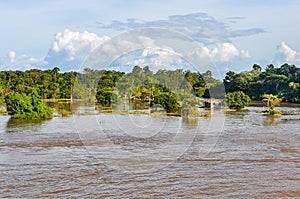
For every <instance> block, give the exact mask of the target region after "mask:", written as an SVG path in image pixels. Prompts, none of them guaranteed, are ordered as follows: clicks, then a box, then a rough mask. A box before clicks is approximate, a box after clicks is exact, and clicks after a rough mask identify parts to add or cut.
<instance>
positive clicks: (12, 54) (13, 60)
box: [8, 51, 16, 63]
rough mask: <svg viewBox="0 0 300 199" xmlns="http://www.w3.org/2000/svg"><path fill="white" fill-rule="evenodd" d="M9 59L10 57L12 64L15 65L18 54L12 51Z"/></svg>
mask: <svg viewBox="0 0 300 199" xmlns="http://www.w3.org/2000/svg"><path fill="white" fill-rule="evenodd" d="M8 57H9V60H10V63H14V62H15V58H16V52H15V51H10V52H9V53H8Z"/></svg>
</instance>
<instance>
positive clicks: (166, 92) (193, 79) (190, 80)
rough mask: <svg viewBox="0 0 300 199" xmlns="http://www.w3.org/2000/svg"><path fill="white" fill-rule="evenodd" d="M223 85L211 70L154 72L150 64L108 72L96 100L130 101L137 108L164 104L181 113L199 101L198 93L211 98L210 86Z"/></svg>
mask: <svg viewBox="0 0 300 199" xmlns="http://www.w3.org/2000/svg"><path fill="white" fill-rule="evenodd" d="M221 85H223V84H222V81H220V80H217V79H215V78H213V77H212V74H211V72H210V71H207V72H205V73H203V74H201V73H194V72H191V71H183V70H181V69H177V70H163V69H160V70H158V71H157V72H156V73H154V72H153V71H151V70H150V69H149V67H148V66H146V67H143V68H141V67H139V66H135V67H134V68H133V69H132V71H131V72H130V73H126V74H125V73H120V72H117V71H104V72H103V73H102V74H101V76H100V80H99V82H98V85H97V89H96V99H97V101H98V102H99V104H100V105H102V106H112V105H118V104H119V103H123V102H124V101H125V102H126V101H127V102H128V101H129V102H132V103H133V104H134V105H136V106H137V107H136V108H149V107H150V106H153V105H161V106H162V107H163V108H165V110H166V111H167V112H170V113H174V112H175V113H179V112H180V111H181V108H186V109H190V108H191V107H194V106H195V105H196V104H198V103H199V102H198V100H197V99H196V97H197V96H198V97H200V96H207V97H208V96H209V94H210V93H209V92H208V90H209V89H210V88H212V87H214V88H218V87H221ZM223 90H224V89H223ZM223 94H224V92H223ZM112 103H113V104H112Z"/></svg>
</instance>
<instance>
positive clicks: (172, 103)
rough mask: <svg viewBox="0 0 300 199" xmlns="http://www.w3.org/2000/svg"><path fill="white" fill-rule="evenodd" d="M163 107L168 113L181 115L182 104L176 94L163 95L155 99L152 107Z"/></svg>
mask: <svg viewBox="0 0 300 199" xmlns="http://www.w3.org/2000/svg"><path fill="white" fill-rule="evenodd" d="M153 105H161V106H162V107H163V108H164V109H165V110H166V112H167V113H180V104H179V102H178V99H177V97H176V95H175V94H174V93H171V92H169V93H162V94H160V95H158V96H155V97H154V100H153V101H152V102H151V106H153Z"/></svg>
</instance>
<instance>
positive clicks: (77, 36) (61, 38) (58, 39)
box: [51, 29, 109, 61]
mask: <svg viewBox="0 0 300 199" xmlns="http://www.w3.org/2000/svg"><path fill="white" fill-rule="evenodd" d="M108 39H109V37H102V38H100V37H98V36H97V35H96V34H95V33H89V32H88V31H84V32H82V33H80V32H73V31H70V30H68V29H65V30H64V32H62V33H61V32H59V33H57V34H56V35H55V41H54V43H53V44H52V48H51V50H53V51H54V52H56V53H59V52H62V51H64V52H66V53H67V59H68V60H70V61H71V60H74V59H75V58H76V56H81V54H82V53H85V54H86V53H89V52H91V51H92V50H93V49H94V48H95V47H97V46H98V45H99V44H101V43H103V42H104V41H106V40H108Z"/></svg>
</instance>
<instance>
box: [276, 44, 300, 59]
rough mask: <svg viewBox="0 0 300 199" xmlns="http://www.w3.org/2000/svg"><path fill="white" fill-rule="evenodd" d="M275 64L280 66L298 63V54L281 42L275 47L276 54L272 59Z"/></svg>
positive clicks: (299, 54)
mask: <svg viewBox="0 0 300 199" xmlns="http://www.w3.org/2000/svg"><path fill="white" fill-rule="evenodd" d="M274 61H275V63H277V64H282V63H283V62H290V63H298V64H299V63H300V52H297V51H296V50H294V49H292V48H291V47H289V46H288V45H287V44H286V43H285V42H281V44H280V45H278V46H277V53H276V55H275V58H274Z"/></svg>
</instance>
